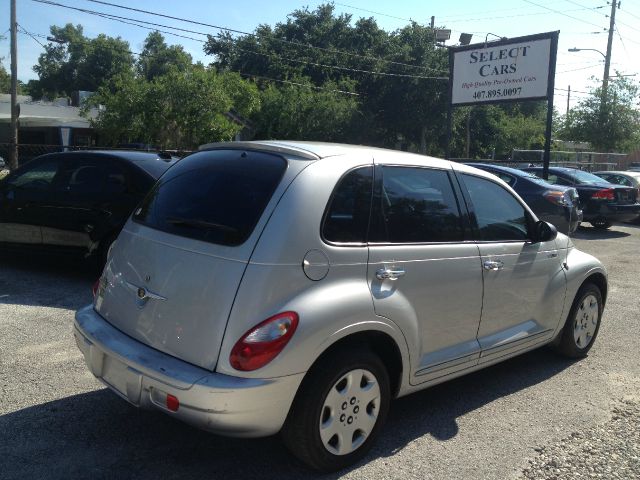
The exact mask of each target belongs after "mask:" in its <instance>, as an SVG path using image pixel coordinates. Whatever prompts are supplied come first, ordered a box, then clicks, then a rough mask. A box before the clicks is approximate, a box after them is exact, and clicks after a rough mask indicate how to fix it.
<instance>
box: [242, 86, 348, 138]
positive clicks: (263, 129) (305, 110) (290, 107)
mask: <svg viewBox="0 0 640 480" xmlns="http://www.w3.org/2000/svg"><path fill="white" fill-rule="evenodd" d="M295 80H296V83H301V84H306V86H303V85H286V86H282V87H275V86H274V85H270V86H268V87H267V88H266V89H264V90H263V91H262V93H261V99H262V106H261V109H260V110H259V111H258V112H257V113H256V115H254V117H253V120H254V122H255V124H256V126H257V131H256V136H257V137H258V138H265V139H275V138H279V139H297V140H324V141H333V142H346V141H348V140H349V138H350V135H349V133H350V128H351V126H352V124H353V122H354V120H356V118H357V117H358V116H359V115H358V102H357V100H356V97H354V96H351V95H345V94H342V93H338V92H337V90H338V87H337V85H336V84H334V83H333V82H326V83H325V84H324V85H323V87H322V89H321V90H317V89H315V88H314V87H313V85H312V84H311V82H310V81H309V80H305V79H302V78H296V79H295Z"/></svg>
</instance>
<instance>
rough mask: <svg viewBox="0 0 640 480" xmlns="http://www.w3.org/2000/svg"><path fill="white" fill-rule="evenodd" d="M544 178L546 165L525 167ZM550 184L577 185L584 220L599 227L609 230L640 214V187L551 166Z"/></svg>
mask: <svg viewBox="0 0 640 480" xmlns="http://www.w3.org/2000/svg"><path fill="white" fill-rule="evenodd" d="M523 170H524V171H526V172H531V173H533V174H535V175H538V176H540V177H542V167H529V168H524V169H523ZM549 183H553V184H556V185H565V186H569V187H574V188H575V189H576V190H577V191H578V195H579V196H580V208H582V213H583V216H584V221H585V222H589V223H591V225H593V226H594V227H595V228H599V229H607V228H609V227H610V226H611V225H612V224H613V222H630V221H632V220H635V219H636V218H637V217H638V215H640V203H638V201H637V198H636V189H635V188H631V187H625V186H622V185H614V184H612V183H609V182H607V181H606V180H604V179H602V178H600V177H598V176H596V175H593V174H592V173H589V172H584V171H582V170H578V169H575V168H565V167H550V168H549Z"/></svg>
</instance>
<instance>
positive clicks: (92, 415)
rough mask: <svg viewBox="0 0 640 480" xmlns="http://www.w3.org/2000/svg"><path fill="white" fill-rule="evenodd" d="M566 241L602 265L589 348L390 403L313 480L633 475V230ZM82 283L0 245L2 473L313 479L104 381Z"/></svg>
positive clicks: (268, 448)
mask: <svg viewBox="0 0 640 480" xmlns="http://www.w3.org/2000/svg"><path fill="white" fill-rule="evenodd" d="M574 241H575V243H576V245H577V246H578V248H580V249H582V250H584V251H586V252H588V253H591V254H593V255H595V256H597V257H598V258H600V260H602V261H603V263H604V264H605V266H606V267H607V270H608V272H609V282H610V283H609V298H608V301H607V305H606V308H605V313H604V317H603V323H602V327H601V329H600V332H599V334H598V338H597V340H596V344H595V345H594V347H593V348H592V349H591V351H590V353H589V356H588V357H587V358H585V359H582V360H580V361H568V360H566V359H564V358H560V357H558V356H557V355H555V354H553V353H551V352H550V351H549V350H547V349H544V348H543V349H538V350H535V351H533V352H530V353H527V354H525V355H522V356H520V357H517V358H514V359H512V360H508V361H506V362H503V363H500V364H498V365H495V366H492V367H490V368H487V369H485V370H482V371H479V372H476V373H472V374H469V375H467V376H465V377H461V378H459V379H456V380H452V381H450V382H446V383H444V384H442V385H439V386H436V387H433V388H430V389H428V390H425V391H423V392H419V393H416V394H414V395H410V396H407V397H404V398H401V399H399V400H397V401H395V402H394V403H393V404H392V408H391V412H390V415H389V418H388V421H387V424H386V425H385V427H384V430H383V431H382V433H381V436H380V439H379V441H378V443H377V444H376V446H375V447H374V449H373V450H372V451H371V453H370V454H369V455H368V456H367V458H366V459H365V460H364V461H362V462H361V463H360V464H358V465H356V466H354V467H352V468H349V469H347V470H345V471H343V472H339V473H337V474H333V475H328V476H322V477H320V478H323V479H325V478H328V479H337V478H341V479H342V478H343V479H349V480H351V479H366V480H372V479H376V480H378V479H379V480H389V479H396V478H398V479H400V478H401V479H402V480H408V479H416V480H426V479H434V480H446V479H451V480H466V479H473V480H478V479H482V480H505V479H512V480H515V479H533V478H535V479H552V478H557V479H565V478H566V479H574V478H576V479H577V478H604V479H609V478H616V477H615V475H616V474H617V475H618V476H619V477H620V478H625V479H630V480H631V479H636V478H640V473H639V471H638V469H639V467H638V461H639V460H638V456H639V454H638V445H639V444H640V439H639V438H638V431H639V423H640V422H639V418H640V411H639V408H640V407H639V406H638V405H639V403H640V362H639V361H638V333H637V332H638V327H637V326H638V319H639V317H638V252H640V226H633V225H625V226H614V227H613V228H612V229H611V230H609V231H606V232H602V231H596V230H594V229H592V228H589V227H587V228H584V229H580V230H579V231H578V232H577V234H576V236H575V240H574ZM95 278H96V273H95V272H94V271H91V269H90V268H86V267H84V266H83V265H81V264H79V263H77V262H76V263H73V262H67V261H64V260H59V259H58V260H56V259H51V258H44V259H43V258H41V257H32V256H29V255H27V256H25V255H21V256H19V255H8V254H4V255H2V254H0V480H10V479H20V480H22V479H26V478H29V479H30V478H38V479H64V480H67V479H74V480H75V479H85V478H86V479H91V480H96V479H102V478H104V479H112V478H118V479H119V480H120V479H128V478H135V479H136V480H146V479H148V480H156V479H158V478H162V479H165V478H172V479H185V480H188V479H189V480H190V479H193V478H208V479H209V478H210V479H233V478H243V479H253V478H256V479H266V478H277V479H278V480H289V479H291V480H299V479H304V478H310V479H316V478H319V476H318V475H317V474H315V473H313V472H309V471H308V470H307V469H306V468H304V467H302V466H301V465H299V464H298V463H297V462H295V461H293V460H292V458H291V455H290V454H289V453H288V452H287V451H286V449H285V448H284V447H283V445H282V443H281V441H280V439H279V438H278V437H270V438H265V439H256V440H244V439H229V438H224V437H219V436H216V435H210V434H207V433H204V432H201V431H198V430H195V429H193V428H191V427H189V426H187V425H185V424H183V423H181V422H177V421H175V420H173V419H172V418H170V417H169V416H167V415H163V414H161V413H157V412H145V411H139V410H136V409H135V408H133V407H131V406H130V405H128V404H127V403H126V402H124V401H123V400H121V399H120V398H118V397H116V396H115V395H114V394H112V393H111V392H109V391H108V390H106V389H105V388H104V386H103V385H102V384H101V383H100V382H98V381H97V380H96V379H95V378H94V377H93V376H92V375H91V374H90V373H89V372H88V370H87V368H86V366H85V365H84V362H83V359H82V356H81V354H80V352H79V351H78V349H77V347H76V346H75V342H74V340H73V337H72V335H71V331H72V324H73V313H74V310H76V309H77V308H80V307H82V306H84V305H86V304H88V303H89V302H90V300H91V285H92V283H93V281H94V280H95ZM614 454H615V455H614ZM590 467H591V468H592V470H589V468H590ZM607 468H609V470H610V471H608V470H607ZM625 468H626V470H625ZM598 475H600V476H599V477H598Z"/></svg>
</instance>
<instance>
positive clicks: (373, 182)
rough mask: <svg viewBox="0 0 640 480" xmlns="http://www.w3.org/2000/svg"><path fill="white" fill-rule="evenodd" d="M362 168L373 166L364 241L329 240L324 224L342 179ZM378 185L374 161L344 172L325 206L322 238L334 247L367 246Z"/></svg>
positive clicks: (321, 223) (321, 222)
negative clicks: (325, 234) (325, 233)
mask: <svg viewBox="0 0 640 480" xmlns="http://www.w3.org/2000/svg"><path fill="white" fill-rule="evenodd" d="M361 168H371V196H370V198H369V218H368V219H367V228H366V231H365V234H364V242H334V241H332V240H327V238H325V236H324V224H325V222H326V220H327V215H329V210H330V209H331V207H332V205H333V200H334V199H335V196H336V194H337V192H338V188H339V187H340V186H341V185H342V181H343V180H344V179H345V178H347V176H349V175H350V174H351V173H353V172H355V171H356V170H359V169H361ZM375 185H376V170H375V167H374V165H373V163H365V164H362V165H357V166H355V167H353V168H350V169H349V170H347V171H346V172H344V173H343V174H342V175H341V176H340V178H339V179H338V181H337V182H336V184H335V186H334V187H333V190H332V191H331V195H329V200H327V204H326V205H325V207H324V212H323V213H322V220H321V221H320V239H321V240H322V241H323V242H324V243H326V244H327V245H331V246H333V247H365V246H367V245H368V243H369V242H368V240H369V232H370V230H371V220H372V214H373V199H374V192H375V188H376V187H375Z"/></svg>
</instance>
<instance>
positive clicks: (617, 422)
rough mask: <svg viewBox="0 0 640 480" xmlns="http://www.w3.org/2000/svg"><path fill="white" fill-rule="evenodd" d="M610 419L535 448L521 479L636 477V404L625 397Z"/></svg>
mask: <svg viewBox="0 0 640 480" xmlns="http://www.w3.org/2000/svg"><path fill="white" fill-rule="evenodd" d="M612 413H613V415H612V417H611V419H610V420H609V421H607V422H605V423H603V424H601V425H596V426H594V427H592V428H589V429H587V430H584V431H578V432H574V433H572V434H571V435H569V436H568V437H567V438H564V439H563V440H561V441H560V442H557V443H555V444H553V445H550V446H547V447H540V448H536V450H537V451H539V452H540V455H539V456H538V457H536V458H534V459H532V460H529V463H530V466H529V467H527V468H525V469H524V471H523V474H522V477H521V478H526V479H531V480H543V479H544V480H547V479H548V480H552V479H563V480H565V479H566V480H579V479H585V478H603V479H621V480H629V479H633V478H640V403H639V402H638V400H637V399H635V400H631V399H627V400H624V401H622V402H620V403H619V405H617V406H616V407H615V408H614V409H613V412H612Z"/></svg>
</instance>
